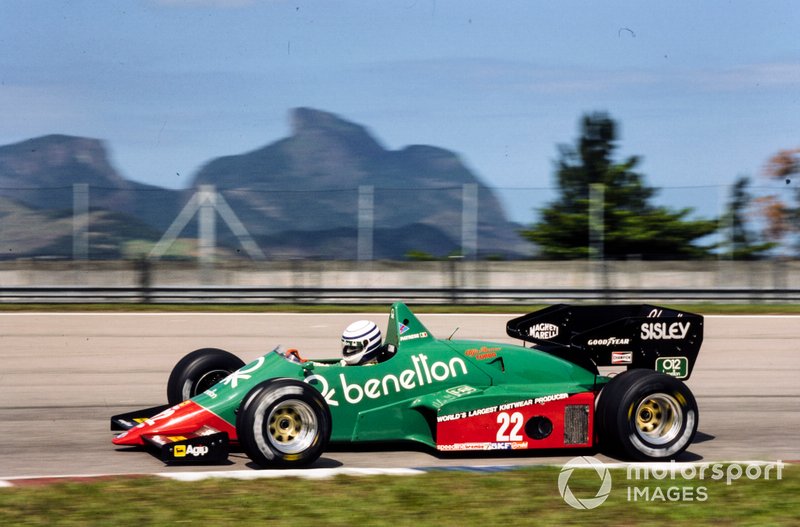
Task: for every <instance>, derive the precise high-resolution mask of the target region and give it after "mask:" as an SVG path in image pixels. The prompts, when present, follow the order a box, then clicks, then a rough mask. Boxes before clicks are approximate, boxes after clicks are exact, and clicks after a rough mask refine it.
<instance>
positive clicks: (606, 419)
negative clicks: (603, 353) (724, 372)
mask: <svg viewBox="0 0 800 527" xmlns="http://www.w3.org/2000/svg"><path fill="white" fill-rule="evenodd" d="M595 419H596V422H597V425H598V432H599V434H598V435H599V438H600V443H601V445H602V446H603V447H604V449H605V450H607V451H609V452H611V453H614V454H617V455H621V456H623V457H626V458H631V459H634V460H637V461H662V460H667V459H674V458H675V457H676V456H678V455H679V454H681V453H682V452H683V451H684V450H686V448H687V447H688V446H689V445H690V444H691V443H692V440H693V439H694V435H695V433H696V432H697V425H698V410H697V402H696V401H695V399H694V396H693V395H692V392H691V391H690V390H689V388H688V387H687V386H686V385H685V384H684V383H683V382H681V381H680V380H678V379H676V378H674V377H670V376H669V375H665V374H663V373H658V372H654V371H651V370H643V369H635V370H631V371H629V372H626V373H623V374H620V375H618V376H617V377H615V378H614V379H612V380H611V381H610V382H609V383H608V385H606V387H605V388H603V391H602V393H601V396H600V400H599V401H598V404H597V412H596V415H595Z"/></svg>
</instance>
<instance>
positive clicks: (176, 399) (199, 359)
mask: <svg viewBox="0 0 800 527" xmlns="http://www.w3.org/2000/svg"><path fill="white" fill-rule="evenodd" d="M242 366H244V361H242V359H240V358H239V357H237V356H236V355H234V354H233V353H229V352H227V351H225V350H221V349H217V348H202V349H199V350H195V351H193V352H191V353H189V354H188V355H186V356H185V357H183V358H182V359H181V360H180V361H178V364H176V365H175V367H174V368H172V373H170V375H169V380H168V381H167V401H168V402H169V404H171V405H175V404H178V403H180V402H183V401H185V400H187V399H191V398H192V397H194V396H195V395H197V394H199V393H203V392H204V391H206V390H208V389H209V388H211V387H212V386H214V385H215V384H217V383H218V382H219V381H221V380H222V379H224V378H225V377H227V376H228V375H230V374H231V373H233V372H235V371H236V370H238V369H239V368H241V367H242Z"/></svg>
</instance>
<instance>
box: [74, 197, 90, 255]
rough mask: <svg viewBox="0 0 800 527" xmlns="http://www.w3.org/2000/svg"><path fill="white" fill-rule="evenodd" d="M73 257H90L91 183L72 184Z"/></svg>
mask: <svg viewBox="0 0 800 527" xmlns="http://www.w3.org/2000/svg"><path fill="white" fill-rule="evenodd" d="M72 258H73V259H74V260H88V259H89V185H88V184H87V183H74V184H73V185H72Z"/></svg>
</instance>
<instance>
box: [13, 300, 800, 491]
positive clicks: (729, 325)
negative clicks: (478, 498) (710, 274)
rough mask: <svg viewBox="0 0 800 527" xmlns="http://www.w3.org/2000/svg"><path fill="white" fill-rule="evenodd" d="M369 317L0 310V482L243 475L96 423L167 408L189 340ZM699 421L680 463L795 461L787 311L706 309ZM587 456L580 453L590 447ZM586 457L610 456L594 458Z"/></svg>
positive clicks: (798, 446)
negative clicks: (136, 441)
mask: <svg viewBox="0 0 800 527" xmlns="http://www.w3.org/2000/svg"><path fill="white" fill-rule="evenodd" d="M387 314H388V307H387V311H386V312H385V313H379V314H279V313H259V314H255V313H254V314H216V313H202V314H201V313H196V314H195V313H136V314H133V313H131V314H127V313H0V479H3V478H19V477H44V476H61V475H97V474H142V473H155V472H171V471H174V472H178V471H193V470H203V471H207V470H215V471H216V470H220V471H227V470H248V469H250V468H251V467H252V466H251V465H250V462H249V459H248V458H247V457H246V456H245V455H244V454H241V453H233V454H232V455H231V458H230V464H228V465H221V466H212V467H201V468H196V467H167V466H165V465H164V464H163V463H161V462H160V461H159V460H158V459H156V458H155V457H153V456H151V455H150V454H148V453H147V452H145V451H131V450H130V449H123V448H118V447H116V446H114V445H112V444H111V437H112V433H111V432H110V431H109V417H110V416H111V415H113V414H116V413H121V412H125V411H130V410H135V409H138V408H144V407H148V406H155V405H158V404H163V403H165V402H166V382H167V378H168V376H169V373H170V371H171V369H172V367H173V366H174V365H175V363H176V362H177V361H178V360H179V359H180V358H181V357H182V356H183V355H185V354H186V353H188V352H190V351H192V350H194V349H197V348H202V347H218V348H223V349H227V350H228V351H231V352H233V353H235V354H237V355H239V356H240V357H241V358H242V359H243V360H244V361H245V362H249V361H250V360H252V359H255V358H256V357H258V356H259V355H262V354H264V353H266V352H267V351H269V350H271V349H272V348H274V347H275V346H277V345H279V344H280V345H283V346H285V347H294V348H298V349H299V350H300V352H301V353H302V354H303V355H304V356H307V357H309V358H326V357H336V356H338V353H339V336H340V334H341V331H342V329H344V327H346V326H347V325H348V324H349V323H350V322H352V321H354V320H358V319H360V318H370V319H372V320H374V321H375V322H376V323H377V324H378V325H379V326H380V327H381V328H385V327H386V324H387V321H388V316H387ZM514 316H516V315H471V314H470V315H465V314H457V315H443V314H421V315H419V318H420V319H421V321H422V322H423V323H424V324H425V325H426V326H428V328H429V329H430V330H431V332H432V333H433V334H434V335H435V336H437V337H439V338H446V337H448V336H449V335H450V334H451V333H453V331H454V330H456V328H458V330H457V332H456V335H455V338H476V339H484V340H490V341H496V342H508V343H510V342H514V341H513V339H511V338H509V337H508V336H506V334H505V323H506V321H507V320H508V319H510V318H513V317H514ZM688 385H689V387H690V388H691V389H692V391H693V392H694V394H695V396H696V398H697V402H698V405H699V408H700V427H699V432H698V436H697V438H696V440H695V442H694V444H693V445H692V446H691V447H690V448H689V450H688V452H687V453H686V454H684V456H683V458H682V460H684V461H744V460H763V461H777V460H781V461H784V462H786V461H796V460H800V441H798V439H797V438H798V434H799V433H800V317H797V316H708V317H706V319H705V341H704V344H703V347H702V349H701V351H700V355H699V358H698V362H697V364H696V366H695V370H694V373H693V375H692V378H691V379H690V380H689V381H688ZM357 448H358V447H353V448H352V449H348V450H342V449H339V450H335V451H329V452H325V453H324V454H323V455H322V457H321V458H320V460H318V461H317V463H316V464H315V465H314V466H315V467H320V468H322V467H324V468H335V467H344V468H366V467H371V468H372V467H380V468H412V467H446V466H456V465H457V466H464V465H474V466H486V465H530V464H561V463H564V462H565V461H567V460H569V459H571V458H572V457H573V456H574V455H575V452H572V451H568V450H565V451H561V452H557V453H555V455H553V453H551V452H548V453H547V455H542V454H540V453H537V452H535V451H533V452H527V453H525V454H524V455H514V456H508V455H502V454H495V455H492V456H476V455H458V456H443V455H438V454H437V453H435V452H432V451H428V450H422V449H421V450H406V449H407V448H408V447H398V446H397V445H394V446H389V447H385V448H370V449H368V450H366V451H358V450H357ZM590 454H591V452H590ZM596 457H598V458H600V459H603V460H609V461H610V459H609V458H606V457H605V456H603V455H599V454H597V455H596Z"/></svg>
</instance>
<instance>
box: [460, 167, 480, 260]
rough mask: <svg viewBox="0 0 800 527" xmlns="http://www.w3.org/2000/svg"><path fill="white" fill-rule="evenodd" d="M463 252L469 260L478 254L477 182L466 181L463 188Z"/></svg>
mask: <svg viewBox="0 0 800 527" xmlns="http://www.w3.org/2000/svg"><path fill="white" fill-rule="evenodd" d="M461 254H462V256H463V257H464V258H465V259H468V260H474V259H475V258H476V257H477V254H478V184H477V183H465V184H464V185H463V186H462V190H461Z"/></svg>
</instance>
